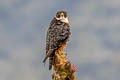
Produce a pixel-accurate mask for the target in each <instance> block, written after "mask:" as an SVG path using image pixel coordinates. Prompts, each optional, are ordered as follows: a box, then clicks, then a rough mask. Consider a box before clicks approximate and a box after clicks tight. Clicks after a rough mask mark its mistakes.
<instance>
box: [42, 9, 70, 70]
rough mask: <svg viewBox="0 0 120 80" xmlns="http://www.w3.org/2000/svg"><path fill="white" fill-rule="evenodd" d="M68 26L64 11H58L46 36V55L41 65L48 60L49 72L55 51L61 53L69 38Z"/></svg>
mask: <svg viewBox="0 0 120 80" xmlns="http://www.w3.org/2000/svg"><path fill="white" fill-rule="evenodd" d="M70 34H71V33H70V26H69V21H68V17H67V12H66V11H58V12H57V13H56V16H55V17H54V18H53V19H52V21H51V23H50V26H49V28H48V31H47V35H46V55H45V58H44V60H43V63H45V62H46V60H47V58H49V70H51V69H52V65H53V64H54V56H55V51H56V50H58V51H62V50H63V49H64V48H65V47H66V44H67V42H68V41H69V37H70Z"/></svg>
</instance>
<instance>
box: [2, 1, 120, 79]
mask: <svg viewBox="0 0 120 80" xmlns="http://www.w3.org/2000/svg"><path fill="white" fill-rule="evenodd" d="M59 10H65V11H67V12H68V16H69V21H70V26H71V32H72V35H71V39H70V42H69V44H68V46H67V48H66V49H65V51H66V52H67V53H68V55H67V59H68V60H70V61H71V63H72V64H74V65H75V66H77V72H76V80H120V0H0V80H51V74H52V71H49V70H48V62H47V63H46V66H44V64H42V60H43V58H44V56H45V36H46V32H47V29H48V26H49V23H50V21H51V20H52V18H53V17H54V16H55V14H56V12H57V11H59Z"/></svg>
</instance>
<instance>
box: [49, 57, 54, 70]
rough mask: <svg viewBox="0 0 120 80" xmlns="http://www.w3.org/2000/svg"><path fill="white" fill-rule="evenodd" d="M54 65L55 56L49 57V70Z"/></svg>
mask: <svg viewBox="0 0 120 80" xmlns="http://www.w3.org/2000/svg"><path fill="white" fill-rule="evenodd" d="M52 65H53V57H52V56H51V57H49V70H51V69H52Z"/></svg>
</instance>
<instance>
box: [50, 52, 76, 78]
mask: <svg viewBox="0 0 120 80" xmlns="http://www.w3.org/2000/svg"><path fill="white" fill-rule="evenodd" d="M75 69H76V68H75V66H72V65H71V63H70V61H67V60H66V53H63V52H60V51H56V53H55V57H54V64H53V70H54V73H53V75H52V80H75Z"/></svg>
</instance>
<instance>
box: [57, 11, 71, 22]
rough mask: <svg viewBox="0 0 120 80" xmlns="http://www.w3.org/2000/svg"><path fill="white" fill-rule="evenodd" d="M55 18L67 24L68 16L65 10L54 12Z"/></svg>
mask: <svg viewBox="0 0 120 80" xmlns="http://www.w3.org/2000/svg"><path fill="white" fill-rule="evenodd" d="M55 18H56V19H57V20H60V21H61V22H63V23H67V24H69V21H68V18H67V12H65V11H58V12H57V13H56V17H55Z"/></svg>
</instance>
